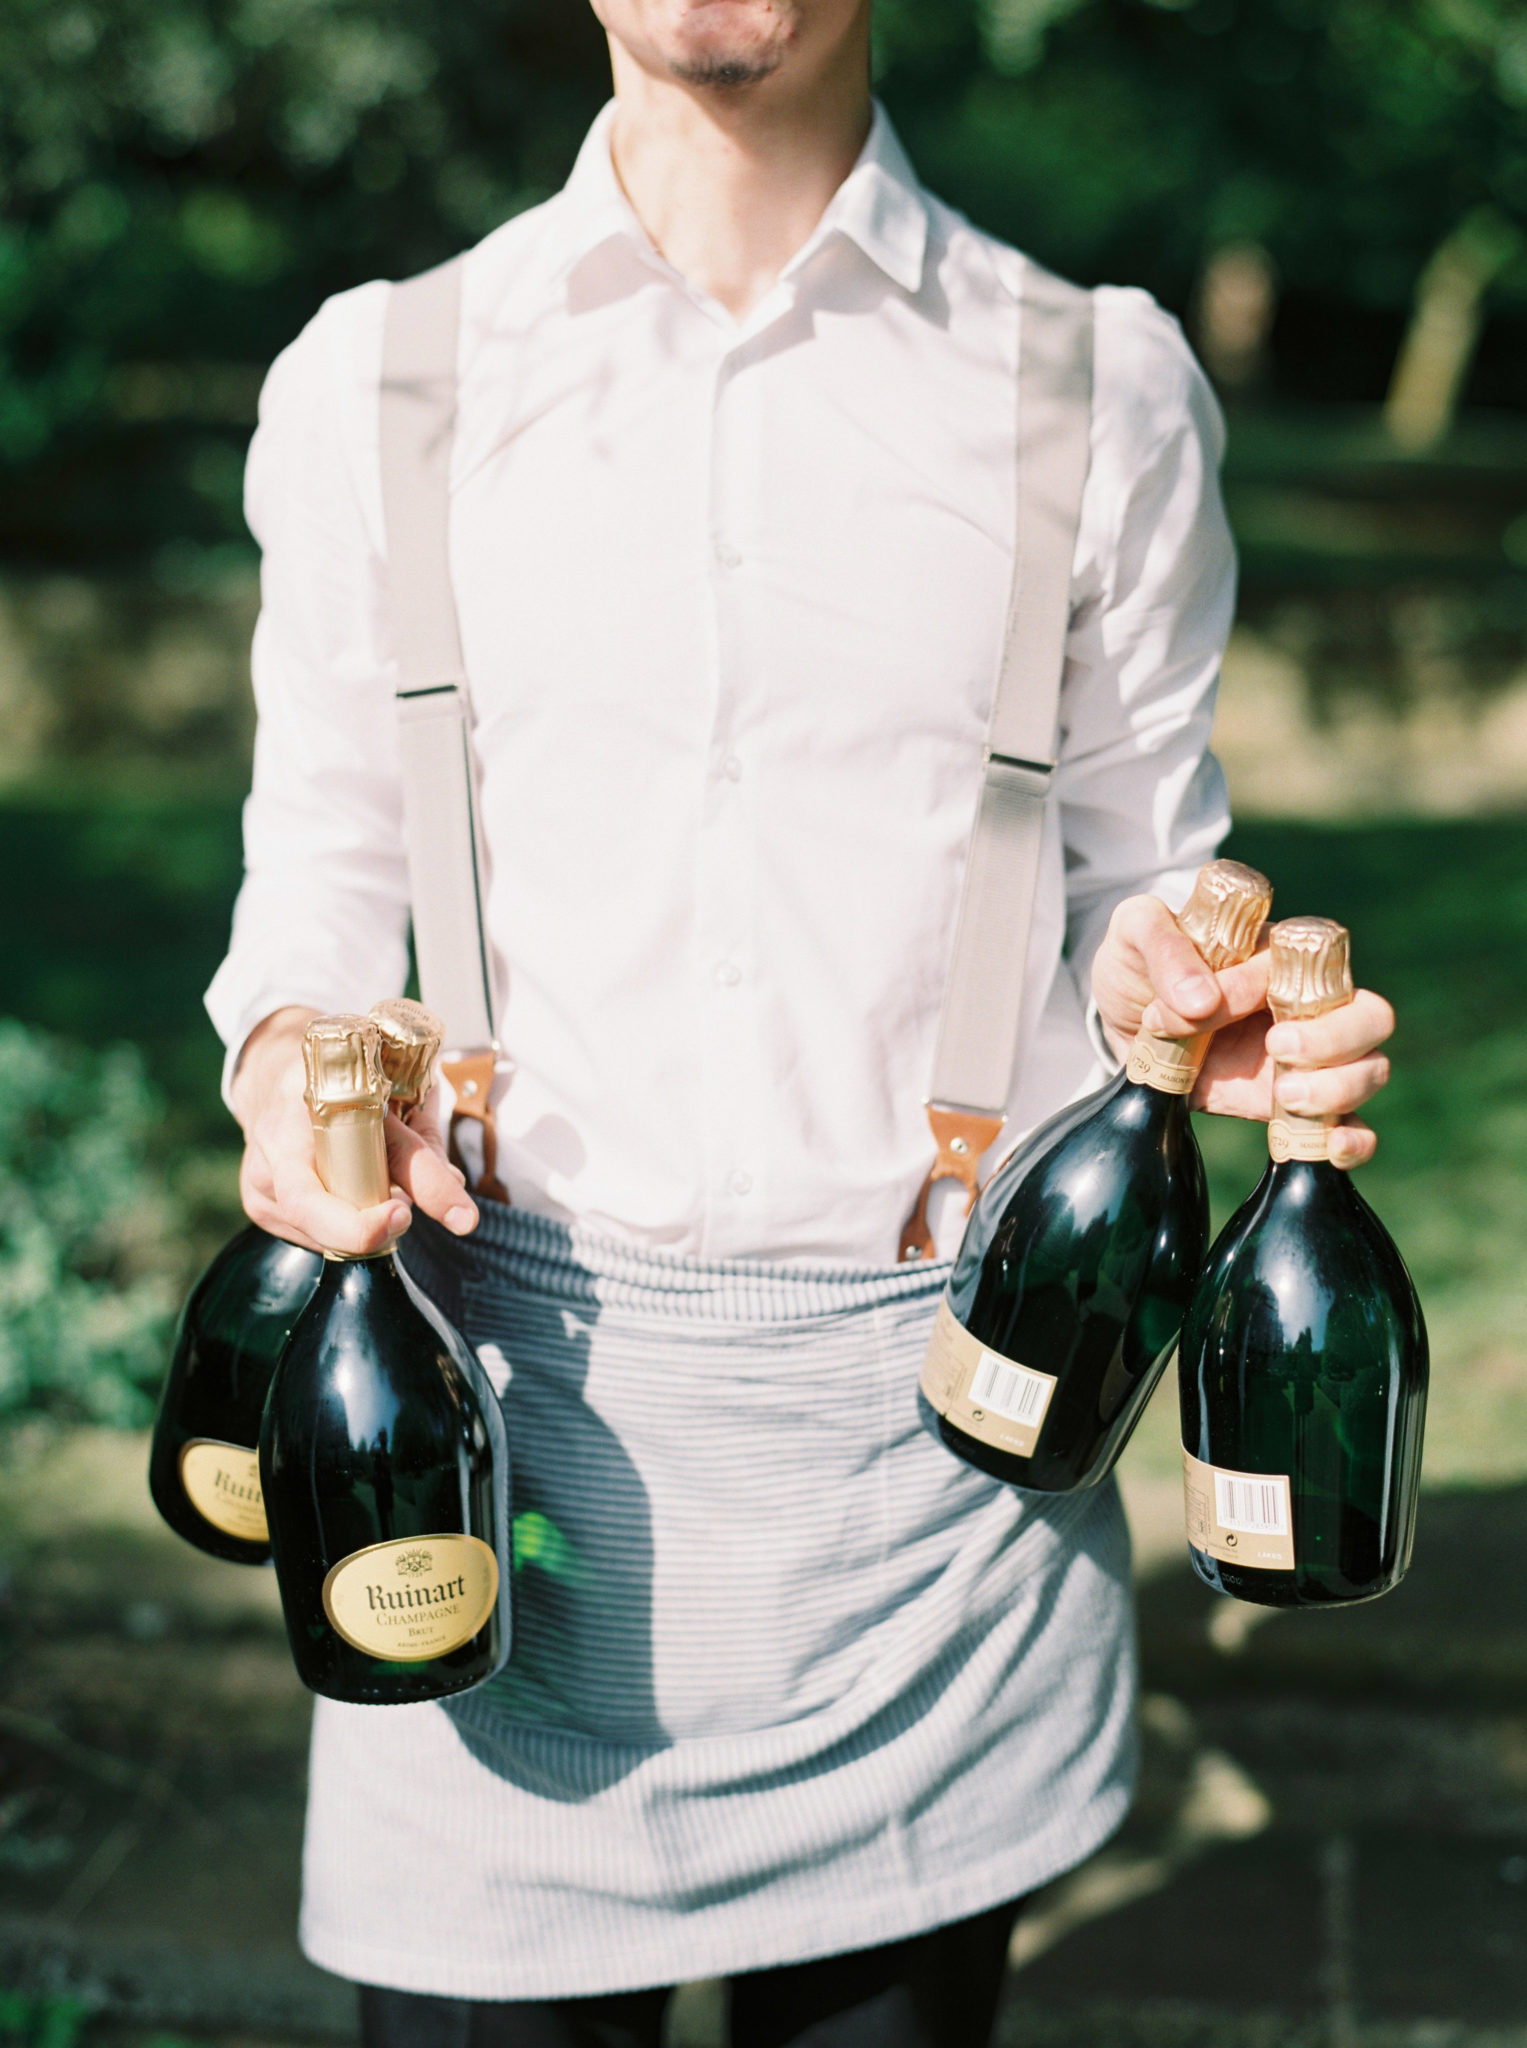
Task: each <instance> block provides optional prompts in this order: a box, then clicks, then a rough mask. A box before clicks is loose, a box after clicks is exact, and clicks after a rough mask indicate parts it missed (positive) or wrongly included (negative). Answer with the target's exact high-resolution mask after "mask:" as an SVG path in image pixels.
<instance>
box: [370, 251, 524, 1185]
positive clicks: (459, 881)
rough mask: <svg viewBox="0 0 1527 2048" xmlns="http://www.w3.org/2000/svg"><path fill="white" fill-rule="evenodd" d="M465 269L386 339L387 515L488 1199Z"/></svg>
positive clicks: (459, 1056)
mask: <svg viewBox="0 0 1527 2048" xmlns="http://www.w3.org/2000/svg"><path fill="white" fill-rule="evenodd" d="M460 329H461V262H460V259H459V258H458V259H457V260H455V261H454V262H450V263H445V264H442V265H441V266H440V267H439V268H438V269H437V270H430V271H426V272H425V274H424V275H423V276H422V277H415V278H411V279H410V280H409V281H408V282H407V283H406V284H399V285H394V286H393V288H392V291H391V293H390V294H389V297H388V304H387V321H386V327H385V330H384V337H383V343H382V383H381V462H382V515H383V522H384V525H385V529H386V537H387V581H388V594H389V597H390V600H391V611H392V626H393V637H394V640H395V642H396V647H397V658H398V685H397V709H398V726H399V740H400V749H399V752H400V760H401V766H402V778H403V836H404V842H405V845H406V847H407V850H408V883H409V894H410V898H411V901H412V906H413V926H414V953H415V956H416V958H417V960H418V965H419V988H420V993H421V994H422V995H423V998H424V1001H425V1002H426V1004H427V1005H428V1006H429V1008H430V1009H432V1010H433V1011H434V1012H435V1013H436V1015H437V1016H438V1017H439V1018H440V1019H441V1021H442V1022H443V1024H444V1025H445V1044H446V1053H445V1057H444V1058H443V1059H442V1061H441V1071H442V1072H443V1073H444V1075H445V1077H446V1079H447V1080H448V1081H449V1082H450V1084H451V1087H452V1089H453V1091H454V1093H455V1097H456V1106H455V1109H454V1111H453V1113H452V1117H451V1153H452V1157H453V1158H456V1159H457V1163H458V1164H461V1163H462V1162H461V1160H460V1158H459V1156H458V1147H457V1143H456V1140H457V1137H458V1133H459V1126H460V1124H461V1123H462V1122H463V1120H469V1121H471V1122H473V1123H476V1124H477V1125H478V1126H479V1127H480V1130H481V1135H482V1157H483V1170H482V1173H481V1175H480V1176H479V1177H478V1181H477V1191H478V1192H479V1193H480V1194H485V1195H488V1196H490V1197H491V1198H493V1199H494V1200H497V1201H507V1200H508V1196H507V1195H506V1193H505V1192H504V1189H503V1187H502V1186H501V1185H500V1183H499V1181H498V1179H497V1177H496V1174H495V1170H494V1169H495V1164H496V1157H495V1154H496V1147H495V1141H494V1130H493V1122H492V1109H491V1104H490V1100H489V1098H490V1095H491V1091H492V1086H493V1076H494V1072H495V1069H496V1066H497V1061H498V1046H497V1042H496V1039H495V1036H494V1029H493V1009H494V1002H493V966H492V953H491V950H490V948H489V945H488V938H487V932H486V928H485V924H484V916H483V909H484V897H485V893H486V885H487V865H486V860H485V856H484V848H483V839H482V832H481V828H480V824H479V820H478V805H477V790H476V769H475V760H474V754H473V748H472V706H471V699H470V696H469V694H468V689H467V679H466V669H465V664H464V662H463V660H462V654H461V634H460V630H459V627H458V624H457V618H456V595H455V590H454V588H453V586H452V582H451V563H450V469H451V448H452V444H453V441H454V438H455V430H456V355H457V340H458V336H459V334H460Z"/></svg>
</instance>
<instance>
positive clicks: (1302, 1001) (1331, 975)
mask: <svg viewBox="0 0 1527 2048" xmlns="http://www.w3.org/2000/svg"><path fill="white" fill-rule="evenodd" d="M1353 993H1354V991H1353V986H1352V952H1351V942H1350V940H1349V938H1348V935H1347V929H1346V927H1345V925H1339V924H1333V923H1332V921H1331V919H1330V918H1328V917H1286V918H1284V919H1283V921H1282V923H1281V924H1275V925H1274V926H1273V928H1272V934H1271V939H1270V947H1269V959H1268V969H1267V1007H1268V1008H1269V1009H1270V1010H1271V1011H1272V1013H1273V1015H1274V1017H1275V1018H1276V1019H1277V1020H1278V1022H1279V1023H1280V1024H1287V1023H1290V1022H1292V1021H1293V1020H1294V1019H1295V1018H1299V1017H1323V1016H1324V1015H1325V1013H1326V1011H1327V1010H1339V1009H1341V1008H1342V1006H1343V1005H1344V1004H1346V1003H1350V1002H1351V1000H1352V997H1353Z"/></svg>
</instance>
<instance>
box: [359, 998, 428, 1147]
mask: <svg viewBox="0 0 1527 2048" xmlns="http://www.w3.org/2000/svg"><path fill="white" fill-rule="evenodd" d="M371 1021H372V1022H373V1023H374V1024H375V1025H376V1028H377V1034H378V1036H379V1037H380V1039H381V1057H382V1072H383V1073H384V1074H385V1075H386V1076H387V1080H388V1083H389V1085H390V1086H391V1089H392V1104H391V1106H392V1108H394V1109H395V1110H396V1111H397V1112H398V1114H399V1116H401V1117H404V1118H406V1117H407V1115H408V1113H409V1111H410V1110H411V1109H416V1108H417V1107H418V1105H419V1104H420V1103H421V1102H422V1101H423V1100H424V1098H425V1096H426V1095H428V1093H429V1090H430V1083H431V1081H432V1080H433V1079H434V1070H435V1060H436V1057H437V1056H438V1054H439V1051H440V1046H441V1042H442V1040H443V1039H444V1037H445V1026H444V1025H443V1024H442V1023H441V1021H440V1019H439V1018H438V1017H437V1016H436V1015H435V1013H434V1011H433V1010H426V1009H425V1007H424V1005H423V1003H416V1002H414V1001H413V1000H412V999H411V998H410V997H408V996H388V997H387V999H386V1001H385V1002H380V1003H373V1004H372V1006H371Z"/></svg>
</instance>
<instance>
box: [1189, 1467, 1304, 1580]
mask: <svg viewBox="0 0 1527 2048" xmlns="http://www.w3.org/2000/svg"><path fill="white" fill-rule="evenodd" d="M1182 1472H1183V1485H1184V1488H1185V1490H1186V1494H1187V1509H1188V1541H1189V1542H1190V1543H1191V1544H1192V1546H1193V1548H1194V1549H1195V1550H1201V1551H1203V1552H1204V1553H1205V1555H1206V1556H1208V1557H1213V1558H1217V1559H1218V1560H1219V1561H1220V1563H1221V1564H1239V1565H1249V1566H1251V1567H1253V1568H1254V1569H1255V1570H1257V1571H1284V1572H1291V1571H1292V1570H1293V1569H1294V1500H1293V1489H1292V1488H1291V1487H1290V1485H1289V1482H1288V1475H1287V1474H1286V1473H1283V1472H1235V1471H1231V1470H1228V1469H1227V1468H1226V1467H1224V1466H1221V1465H1208V1464H1205V1463H1204V1462H1203V1461H1202V1459H1199V1458H1195V1457H1194V1456H1193V1454H1192V1452H1191V1451H1187V1450H1184V1452H1183V1454H1182Z"/></svg>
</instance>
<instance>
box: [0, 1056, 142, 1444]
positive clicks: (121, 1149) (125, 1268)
mask: <svg viewBox="0 0 1527 2048" xmlns="http://www.w3.org/2000/svg"><path fill="white" fill-rule="evenodd" d="M158 1116H159V1104H158V1099H157V1096H156V1094H155V1092H154V1091H153V1089H151V1088H150V1087H149V1085H148V1083H147V1080H146V1079H145V1076H144V1071H143V1062H142V1059H141V1057H140V1055H139V1054H138V1052H137V1051H136V1050H135V1049H134V1048H133V1047H131V1046H125V1045H119V1046H114V1047H111V1048H110V1049H108V1050H107V1051H105V1052H101V1053H94V1052H85V1051H82V1050H80V1049H78V1048H76V1047H73V1046H71V1045H68V1044H67V1043H66V1042H64V1041H63V1040H60V1039H55V1038H52V1037H50V1036H49V1035H47V1034H46V1033H44V1032H40V1031H37V1030H34V1029H31V1028H29V1027H28V1026H27V1025H25V1024H22V1023H20V1022H19V1021H17V1020H16V1019H14V1018H0V1416H13V1415H16V1414H18V1413H20V1412H22V1411H30V1412H42V1413H46V1414H50V1415H54V1416H57V1417H59V1418H60V1419H63V1420H67V1421H86V1422H107V1423H117V1424H137V1423H142V1422H144V1421H146V1420H147V1419H148V1416H149V1414H150V1413H151V1412H152V1408H151V1393H152V1390H153V1389H154V1388H155V1387H156V1386H157V1384H158V1381H159V1379H160V1376H161V1374H162V1372H163V1369H164V1357H165V1346H166V1343H167V1341H168V1337H169V1331H170V1324H171V1319H172V1316H173V1313H174V1309H175V1306H176V1295H177V1291H178V1290H177V1284H176V1283H177V1279H178V1277H179V1276H178V1275H176V1274H175V1273H174V1271H173V1268H171V1270H166V1266H167V1261H166V1256H165V1254H166V1248H167V1245H169V1244H171V1243H172V1242H173V1239H174V1235H175V1229H176V1215H175V1209H174V1204H173V1203H172V1201H171V1199H170V1196H169V1194H168V1191H167V1189H166V1187H165V1186H164V1183H163V1181H162V1179H161V1178H160V1177H159V1175H158V1174H157V1173H156V1172H155V1171H154V1169H153V1168H152V1167H151V1166H149V1165H148V1164H146V1163H145V1148H146V1145H147V1141H148V1139H149V1136H150V1133H151V1132H152V1130H153V1128H154V1126H155V1124H156V1123H157V1121H158Z"/></svg>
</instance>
